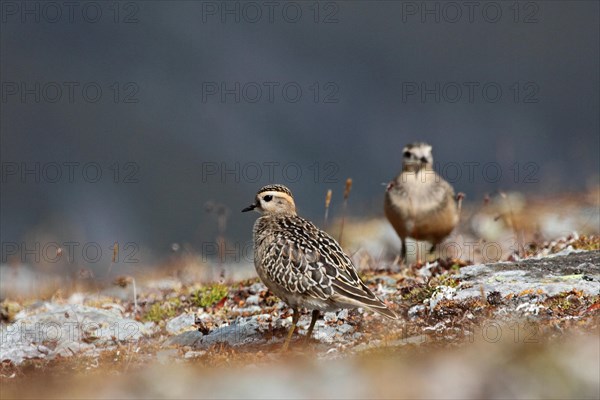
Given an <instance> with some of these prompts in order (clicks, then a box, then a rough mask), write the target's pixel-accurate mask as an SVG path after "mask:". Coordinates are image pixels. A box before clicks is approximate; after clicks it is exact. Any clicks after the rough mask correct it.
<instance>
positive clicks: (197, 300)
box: [190, 283, 228, 307]
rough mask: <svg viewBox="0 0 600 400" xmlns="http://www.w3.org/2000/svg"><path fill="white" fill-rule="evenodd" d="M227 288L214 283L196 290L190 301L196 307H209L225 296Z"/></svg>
mask: <svg viewBox="0 0 600 400" xmlns="http://www.w3.org/2000/svg"><path fill="white" fill-rule="evenodd" d="M227 293H228V290H227V286H225V285H221V284H220V283H215V284H213V285H210V286H205V287H202V288H200V289H198V290H196V291H195V292H194V293H192V295H191V296H190V301H191V302H192V304H193V305H195V306H197V307H210V306H212V305H215V304H216V303H218V302H219V301H221V300H223V298H224V297H225V296H227Z"/></svg>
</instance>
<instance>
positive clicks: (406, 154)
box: [404, 151, 412, 158]
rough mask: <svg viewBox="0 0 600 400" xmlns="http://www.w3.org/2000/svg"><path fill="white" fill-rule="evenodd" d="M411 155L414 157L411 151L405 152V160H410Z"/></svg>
mask: <svg viewBox="0 0 600 400" xmlns="http://www.w3.org/2000/svg"><path fill="white" fill-rule="evenodd" d="M411 155H412V154H410V151H405V152H404V157H405V158H410V156H411Z"/></svg>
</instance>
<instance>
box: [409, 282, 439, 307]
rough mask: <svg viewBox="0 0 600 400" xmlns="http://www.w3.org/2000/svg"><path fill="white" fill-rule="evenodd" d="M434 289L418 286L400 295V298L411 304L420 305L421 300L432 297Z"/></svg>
mask: <svg viewBox="0 0 600 400" xmlns="http://www.w3.org/2000/svg"><path fill="white" fill-rule="evenodd" d="M434 291H435V288H434V287H432V286H428V285H418V286H415V287H413V288H412V289H410V290H409V291H408V292H407V293H404V294H403V295H402V298H403V299H404V300H406V301H409V302H411V303H422V302H423V300H425V299H428V298H430V297H431V296H432V295H433V292H434Z"/></svg>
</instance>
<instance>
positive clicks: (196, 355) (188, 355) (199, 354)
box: [183, 350, 206, 359]
mask: <svg viewBox="0 0 600 400" xmlns="http://www.w3.org/2000/svg"><path fill="white" fill-rule="evenodd" d="M204 355H206V351H204V350H200V351H193V350H190V351H188V352H186V353H185V354H184V355H183V358H187V359H190V358H199V357H202V356H204Z"/></svg>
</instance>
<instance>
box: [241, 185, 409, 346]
mask: <svg viewBox="0 0 600 400" xmlns="http://www.w3.org/2000/svg"><path fill="white" fill-rule="evenodd" d="M251 210H256V211H259V212H261V213H262V214H263V215H262V216H261V217H259V218H258V219H257V220H256V222H255V224H254V266H255V267H256V271H257V272H258V276H259V277H260V279H261V280H262V281H263V282H264V284H265V285H266V286H267V287H268V288H269V289H270V290H271V291H272V292H273V293H274V294H275V295H276V296H278V297H279V298H281V299H282V300H283V301H284V302H285V303H287V304H288V305H289V306H290V307H291V308H292V309H293V312H294V314H293V317H292V327H291V329H290V331H289V333H288V336H287V339H286V341H285V343H284V350H285V349H287V347H288V345H289V342H290V340H291V338H292V334H293V333H294V330H295V328H296V324H297V323H298V319H299V318H300V313H299V311H298V309H299V308H301V307H305V308H307V309H310V310H313V312H312V319H311V322H310V326H309V328H308V333H307V337H310V336H311V334H312V331H313V328H314V326H315V323H316V321H317V318H318V317H319V312H320V311H333V310H337V309H340V308H356V307H367V308H369V309H371V310H373V311H376V312H378V313H380V314H382V315H384V316H386V317H388V318H391V319H396V318H398V317H397V315H396V314H395V313H394V312H393V311H391V310H390V309H389V308H387V306H386V305H385V304H384V303H383V302H382V301H381V300H379V299H378V298H377V296H375V295H374V294H373V292H372V291H371V290H370V289H369V288H368V287H367V286H366V285H365V284H364V283H363V281H362V280H361V279H360V277H359V276H358V273H357V271H356V268H355V267H354V264H353V263H352V260H351V259H350V257H348V256H347V255H346V254H345V253H344V251H343V250H342V249H341V247H340V245H339V244H338V243H337V242H336V241H335V239H333V238H332V237H331V236H329V235H328V234H327V233H326V232H324V231H322V230H320V229H319V228H317V227H316V226H315V225H314V224H312V223H311V222H310V221H307V220H306V219H304V218H301V217H299V216H298V215H296V205H295V203H294V198H293V197H292V193H291V192H290V190H289V189H288V188H287V187H285V186H283V185H268V186H265V187H263V188H261V189H260V190H259V191H258V193H257V194H256V199H255V202H254V203H253V204H252V205H250V206H249V207H246V208H244V209H243V210H242V212H246V211H251Z"/></svg>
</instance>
